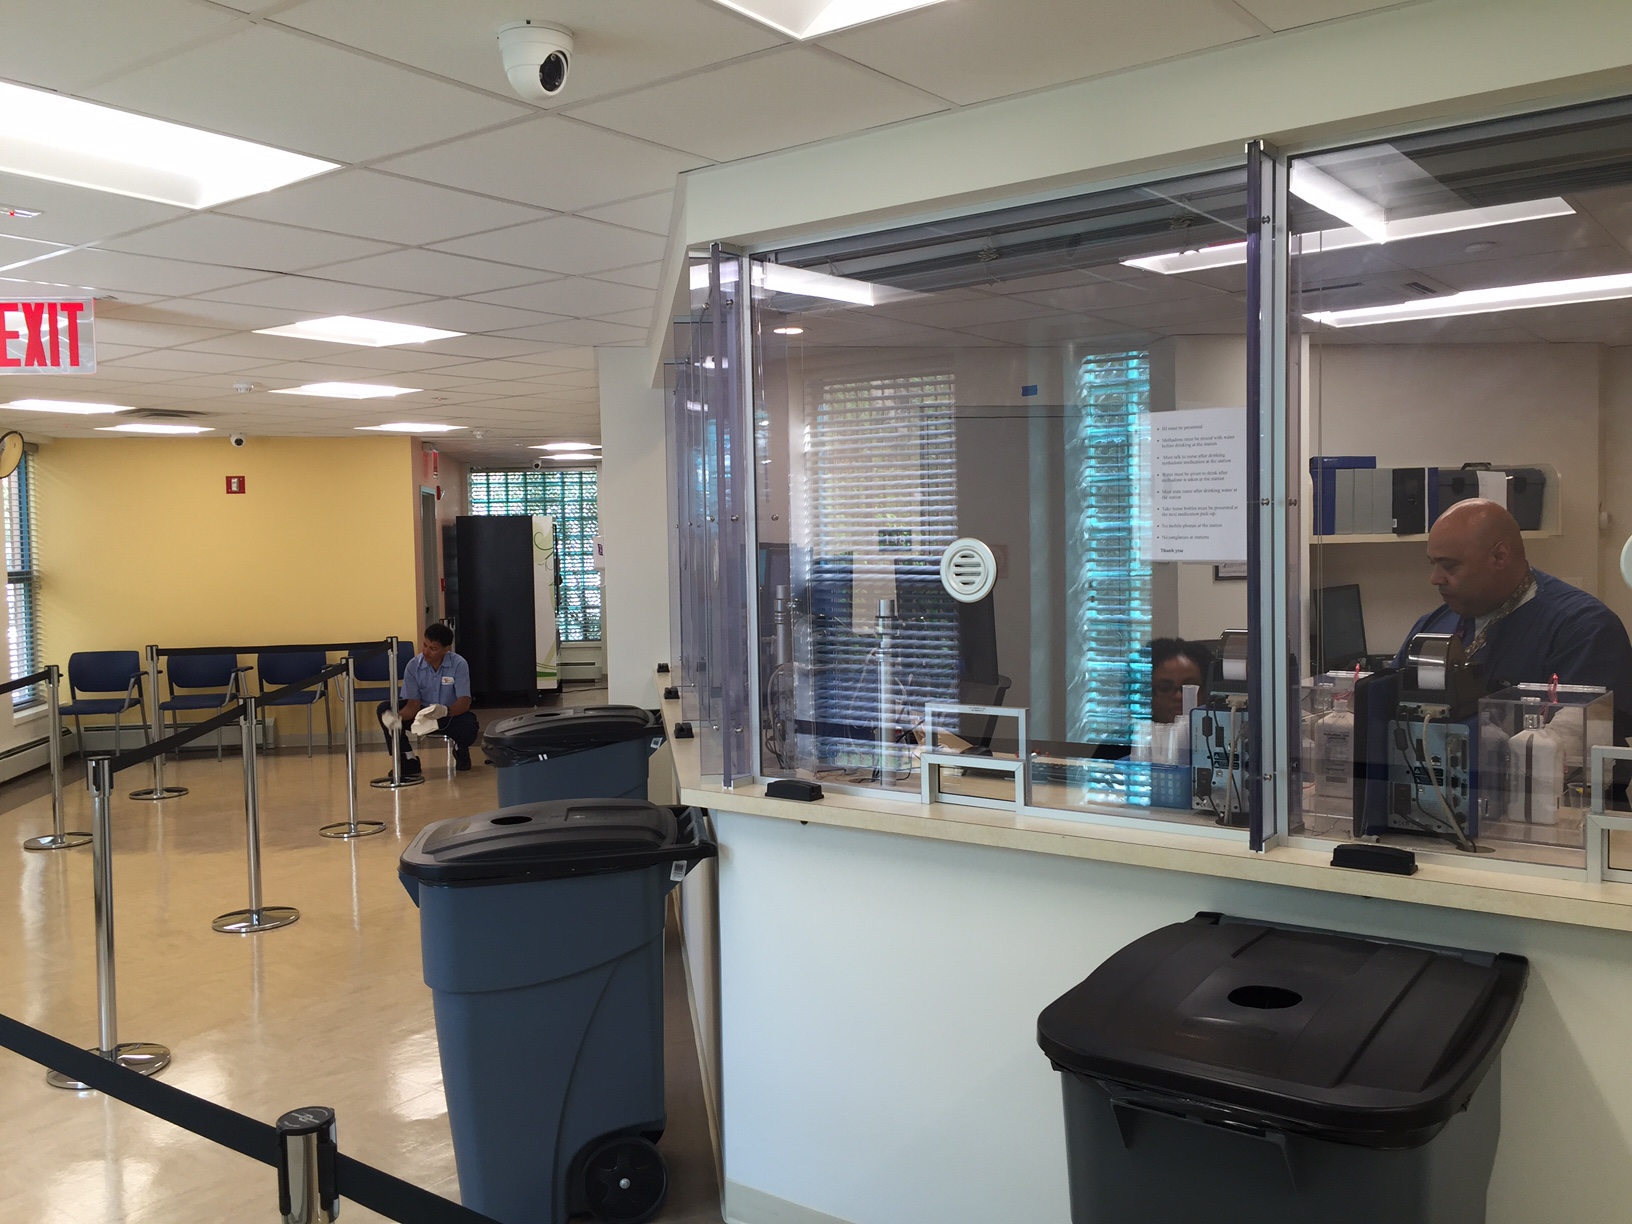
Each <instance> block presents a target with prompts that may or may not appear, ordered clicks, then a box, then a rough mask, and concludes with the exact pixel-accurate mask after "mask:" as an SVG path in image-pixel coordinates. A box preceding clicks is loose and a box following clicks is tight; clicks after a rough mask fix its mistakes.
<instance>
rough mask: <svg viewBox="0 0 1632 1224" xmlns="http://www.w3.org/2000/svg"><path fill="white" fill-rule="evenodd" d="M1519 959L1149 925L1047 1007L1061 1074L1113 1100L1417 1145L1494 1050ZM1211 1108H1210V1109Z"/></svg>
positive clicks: (1205, 926) (1210, 925)
mask: <svg viewBox="0 0 1632 1224" xmlns="http://www.w3.org/2000/svg"><path fill="white" fill-rule="evenodd" d="M1528 970H1529V963H1528V962H1527V961H1526V960H1525V959H1524V958H1523V957H1520V956H1509V955H1505V954H1501V955H1492V954H1489V953H1481V952H1464V951H1457V950H1454V949H1438V948H1427V947H1421V946H1416V945H1410V944H1398V943H1386V942H1382V941H1377V940H1369V939H1361V938H1357V937H1354V936H1351V935H1342V934H1338V933H1335V932H1326V931H1310V930H1302V929H1289V928H1280V927H1274V926H1270V925H1266V924H1262V923H1254V922H1249V921H1244V920H1240V919H1233V918H1226V917H1223V916H1222V915H1218V914H1198V915H1197V916H1196V917H1195V918H1193V919H1191V920H1190V921H1189V922H1183V923H1177V924H1175V925H1173V926H1169V927H1163V928H1162V929H1161V930H1159V931H1152V932H1151V933H1150V934H1149V935H1146V936H1144V937H1143V938H1141V939H1137V940H1135V941H1134V942H1133V943H1131V944H1129V945H1128V946H1127V947H1125V948H1123V949H1122V950H1121V951H1120V952H1118V953H1116V954H1115V955H1114V956H1112V957H1111V958H1110V959H1109V960H1107V961H1106V962H1105V963H1104V964H1102V965H1101V966H1100V967H1099V968H1098V969H1096V970H1094V972H1093V973H1092V974H1090V975H1089V976H1088V978H1087V979H1086V980H1085V981H1083V982H1082V983H1080V984H1079V985H1077V986H1075V987H1073V988H1072V989H1071V990H1070V991H1068V992H1067V993H1066V994H1064V995H1063V996H1061V997H1060V998H1059V999H1057V1000H1056V1001H1055V1002H1053V1003H1051V1004H1049V1006H1048V1007H1047V1008H1045V1009H1044V1011H1043V1013H1042V1015H1041V1016H1040V1017H1038V1020H1037V1042H1038V1044H1039V1045H1040V1046H1041V1047H1042V1049H1043V1052H1044V1053H1045V1054H1047V1055H1048V1056H1049V1058H1050V1059H1052V1060H1053V1062H1054V1064H1055V1066H1057V1067H1058V1068H1060V1069H1061V1070H1062V1071H1068V1072H1075V1073H1076V1074H1079V1075H1083V1076H1087V1077H1089V1078H1092V1079H1094V1080H1097V1081H1099V1082H1100V1083H1101V1084H1102V1085H1104V1086H1106V1087H1107V1088H1108V1089H1110V1090H1111V1091H1112V1095H1113V1097H1116V1096H1118V1095H1119V1092H1120V1090H1122V1089H1127V1090H1132V1092H1131V1094H1130V1095H1126V1096H1125V1099H1127V1100H1128V1101H1129V1103H1134V1104H1138V1103H1140V1099H1139V1093H1141V1092H1142V1093H1147V1094H1150V1097H1149V1100H1148V1101H1147V1102H1146V1103H1149V1104H1151V1106H1152V1107H1154V1108H1164V1107H1169V1108H1170V1107H1171V1106H1164V1105H1163V1104H1161V1101H1162V1099H1163V1098H1168V1099H1170V1100H1176V1101H1184V1100H1188V1101H1190V1102H1194V1103H1198V1104H1200V1105H1202V1106H1203V1107H1204V1108H1202V1109H1200V1110H1199V1113H1200V1114H1202V1115H1203V1116H1205V1115H1207V1114H1208V1113H1209V1112H1210V1111H1209V1109H1208V1108H1205V1107H1206V1106H1216V1107H1218V1108H1219V1110H1221V1111H1222V1116H1225V1117H1227V1118H1229V1119H1232V1120H1235V1121H1239V1122H1242V1123H1244V1124H1249V1125H1263V1126H1266V1127H1270V1128H1273V1129H1282V1130H1294V1131H1299V1132H1302V1133H1309V1134H1315V1135H1319V1136H1321V1137H1325V1138H1329V1139H1333V1140H1336V1141H1339V1142H1346V1143H1358V1144H1365V1145H1369V1146H1374V1147H1413V1146H1418V1145H1420V1144H1422V1143H1426V1142H1427V1141H1428V1140H1429V1139H1431V1138H1432V1137H1433V1136H1434V1135H1435V1134H1437V1133H1438V1131H1439V1130H1440V1129H1441V1128H1442V1127H1443V1126H1444V1125H1445V1123H1446V1122H1448V1121H1449V1120H1450V1119H1451V1117H1452V1116H1453V1115H1454V1114H1455V1113H1456V1112H1457V1111H1458V1110H1460V1109H1461V1108H1462V1107H1463V1106H1464V1105H1466V1103H1467V1101H1468V1098H1469V1097H1470V1096H1472V1095H1473V1091H1474V1089H1475V1088H1477V1087H1478V1086H1479V1082H1480V1080H1481V1079H1483V1077H1484V1074H1485V1072H1486V1071H1487V1070H1489V1068H1490V1065H1491V1063H1492V1062H1493V1061H1494V1060H1495V1058H1496V1056H1497V1054H1498V1053H1500V1051H1501V1046H1502V1042H1503V1041H1504V1040H1506V1037H1507V1032H1508V1029H1509V1028H1510V1027H1511V1026H1512V1024H1513V1019H1514V1016H1515V1015H1516V1014H1517V1012H1518V1007H1519V1001H1520V999H1521V998H1522V996H1523V993H1524V983H1525V977H1526V974H1527V973H1528ZM1213 1116H1215V1117H1217V1116H1220V1115H1219V1114H1218V1113H1216V1112H1215V1113H1214V1114H1213Z"/></svg>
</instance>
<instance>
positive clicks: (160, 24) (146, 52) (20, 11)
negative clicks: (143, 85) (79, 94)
mask: <svg viewBox="0 0 1632 1224" xmlns="http://www.w3.org/2000/svg"><path fill="white" fill-rule="evenodd" d="M235 20H238V19H237V18H236V17H235V16H234V15H233V14H231V13H226V12H223V11H221V10H220V9H212V8H210V7H209V6H208V5H203V4H196V3H192V2H191V0H143V3H141V4H109V3H107V0H50V3H48V4H41V3H39V0H0V30H4V31H5V37H4V38H3V39H0V78H4V79H6V80H10V81H17V82H19V83H20V84H24V85H38V86H41V87H43V88H46V89H53V90H57V91H59V92H70V91H73V90H75V89H77V88H78V87H79V86H81V85H84V84H85V83H87V82H89V81H93V80H100V79H103V78H105V77H107V76H110V75H112V74H113V73H115V72H117V71H118V70H119V69H121V68H125V67H127V66H128V65H130V64H134V63H135V62H136V61H137V60H141V59H146V58H147V57H148V56H152V55H157V54H160V53H162V52H164V51H167V50H170V49H172V48H178V47H181V46H183V45H185V44H187V43H189V42H191V41H193V40H195V39H200V38H208V37H210V36H211V35H214V34H217V33H219V32H220V31H222V30H224V29H226V28H227V26H228V24H229V23H231V22H233V21H235Z"/></svg>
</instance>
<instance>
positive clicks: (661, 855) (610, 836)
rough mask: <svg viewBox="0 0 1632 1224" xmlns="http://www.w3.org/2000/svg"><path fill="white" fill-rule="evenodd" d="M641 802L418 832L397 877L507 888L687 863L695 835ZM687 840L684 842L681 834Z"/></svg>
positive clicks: (495, 817) (539, 811)
mask: <svg viewBox="0 0 1632 1224" xmlns="http://www.w3.org/2000/svg"><path fill="white" fill-rule="evenodd" d="M681 825H682V821H681V820H679V819H677V818H676V815H675V812H674V811H673V810H672V809H670V808H666V807H659V806H658V805H657V804H655V803H646V802H644V801H641V800H636V799H552V800H549V801H548V802H545V803H524V804H519V805H517V806H516V807H508V808H501V809H500V810H499V811H497V812H486V813H484V814H483V815H480V816H456V817H454V818H453V819H451V820H439V821H437V822H436V823H435V824H433V825H428V826H426V827H425V828H424V829H422V830H420V833H419V836H418V837H416V838H414V840H413V841H412V842H411V843H410V844H409V846H408V849H406V850H405V851H403V854H402V861H401V863H400V864H399V870H400V871H401V872H402V874H403V875H405V876H409V877H411V878H413V879H416V880H421V881H423V882H425V883H428V884H505V883H515V882H521V881H525V880H546V879H560V878H563V877H565V876H573V875H592V874H597V873H600V872H607V871H632V870H635V869H637V868H640V867H649V866H652V865H654V864H656V863H660V862H668V861H671V860H674V859H676V858H683V857H685V854H684V852H685V850H686V849H687V847H688V846H689V845H691V844H692V843H693V842H694V841H695V836H694V834H695V830H693V829H691V828H690V827H689V825H688V827H687V828H685V829H684V830H683V829H682V827H681ZM683 834H684V835H685V836H686V840H685V841H684V842H683V841H682V835H683Z"/></svg>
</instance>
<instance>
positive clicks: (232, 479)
mask: <svg viewBox="0 0 1632 1224" xmlns="http://www.w3.org/2000/svg"><path fill="white" fill-rule="evenodd" d="M243 491H244V478H243V477H242V476H228V477H227V492H228V493H242V492H243Z"/></svg>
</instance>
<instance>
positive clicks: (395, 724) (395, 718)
mask: <svg viewBox="0 0 1632 1224" xmlns="http://www.w3.org/2000/svg"><path fill="white" fill-rule="evenodd" d="M380 722H381V723H383V724H384V725H385V729H386V730H387V731H400V730H401V729H402V716H401V715H399V714H398V713H397V712H396V711H395V710H387V711H385V713H383V714H381V715H380Z"/></svg>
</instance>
